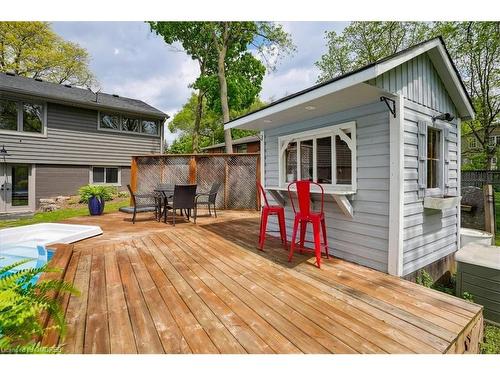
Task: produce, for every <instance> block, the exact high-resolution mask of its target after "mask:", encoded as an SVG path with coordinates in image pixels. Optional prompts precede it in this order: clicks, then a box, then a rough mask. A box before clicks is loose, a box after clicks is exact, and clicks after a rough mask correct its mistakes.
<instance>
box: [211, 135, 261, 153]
mask: <svg viewBox="0 0 500 375" xmlns="http://www.w3.org/2000/svg"><path fill="white" fill-rule="evenodd" d="M253 142H260V138H259V136H258V135H249V136H247V137H242V138H238V139H234V140H233V146H236V145H241V144H244V143H253ZM225 145H226V143H225V142H222V143H216V144H215V145H211V146H207V147H203V148H202V150H211V149H213V148H220V147H224V146H225Z"/></svg>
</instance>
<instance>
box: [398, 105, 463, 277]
mask: <svg viewBox="0 0 500 375" xmlns="http://www.w3.org/2000/svg"><path fill="white" fill-rule="evenodd" d="M452 113H453V112H452ZM419 121H420V122H431V116H430V115H429V114H428V112H427V111H426V110H425V109H423V107H422V109H421V110H420V111H419V110H418V106H416V105H415V104H413V105H412V104H411V102H410V101H408V100H405V120H404V127H405V128H404V131H405V136H404V139H405V145H404V159H405V166H404V196H405V201H404V219H403V230H404V233H403V275H408V274H410V273H412V272H414V271H417V270H419V269H420V268H422V267H424V266H426V265H428V264H430V263H432V262H435V261H437V260H439V259H441V258H443V257H445V256H447V255H449V254H451V253H453V252H455V251H456V250H457V241H458V228H459V221H458V208H452V209H448V210H443V211H439V210H429V209H424V205H423V197H419V194H418V193H419V191H418V186H419V185H418V178H419V173H418V172H419V170H418V155H419V150H418V147H419V144H418V122H419ZM451 125H452V127H451V128H450V129H449V139H448V147H447V155H444V158H445V159H446V158H447V157H448V158H449V160H450V163H449V164H448V172H447V173H445V175H447V179H448V180H447V183H448V194H449V195H457V194H458V173H459V170H458V163H457V160H458V153H457V150H458V144H457V139H458V138H457V125H456V122H453V124H451ZM445 149H446V147H445ZM445 184H446V181H445Z"/></svg>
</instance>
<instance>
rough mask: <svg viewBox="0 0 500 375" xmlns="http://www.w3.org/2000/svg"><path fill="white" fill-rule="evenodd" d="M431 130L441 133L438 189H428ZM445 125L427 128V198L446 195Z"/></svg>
mask: <svg viewBox="0 0 500 375" xmlns="http://www.w3.org/2000/svg"><path fill="white" fill-rule="evenodd" d="M429 129H434V130H437V131H439V164H438V167H439V169H438V176H437V179H438V187H436V188H428V187H427V184H428V182H429V181H428V179H427V169H428V161H427V145H428V144H429V143H428V141H429ZM444 129H445V126H444V125H440V124H434V125H430V124H429V125H428V126H427V136H426V139H425V157H426V161H425V163H426V164H425V186H426V188H425V196H427V197H436V196H440V197H441V196H443V195H444V168H445V155H444V149H445V148H444V142H446V140H445V139H444Z"/></svg>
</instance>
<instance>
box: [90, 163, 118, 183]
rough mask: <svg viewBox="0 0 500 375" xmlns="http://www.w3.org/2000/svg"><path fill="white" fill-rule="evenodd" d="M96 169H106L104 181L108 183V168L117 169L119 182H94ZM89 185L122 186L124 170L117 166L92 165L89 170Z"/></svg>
mask: <svg viewBox="0 0 500 375" xmlns="http://www.w3.org/2000/svg"><path fill="white" fill-rule="evenodd" d="M94 168H104V181H106V168H116V169H118V182H114V183H107V182H94ZM89 184H91V185H105V186H122V169H121V167H117V166H115V165H92V166H90V168H89Z"/></svg>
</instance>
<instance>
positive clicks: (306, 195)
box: [288, 180, 329, 268]
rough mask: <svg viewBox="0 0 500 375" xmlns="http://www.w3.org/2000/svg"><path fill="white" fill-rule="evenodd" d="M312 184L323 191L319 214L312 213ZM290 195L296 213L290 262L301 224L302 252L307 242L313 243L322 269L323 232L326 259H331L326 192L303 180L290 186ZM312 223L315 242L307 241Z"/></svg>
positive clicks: (317, 260) (317, 261) (318, 263)
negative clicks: (308, 225)
mask: <svg viewBox="0 0 500 375" xmlns="http://www.w3.org/2000/svg"><path fill="white" fill-rule="evenodd" d="M311 184H314V185H316V186H318V187H319V189H320V191H321V210H320V211H319V212H314V211H311ZM292 185H295V186H296V190H297V199H298V202H299V211H297V210H296V208H295V204H294V202H293V196H292V191H291V189H290V187H291V186H292ZM288 195H289V196H290V201H291V202H292V209H293V212H294V213H295V220H294V222H293V234H292V243H291V245H290V254H289V256H288V261H289V262H290V261H291V260H292V257H293V253H294V250H295V246H296V245H297V243H296V237H297V231H298V229H299V224H300V243H299V246H300V252H301V253H302V251H303V250H304V243H305V242H313V243H314V253H315V255H316V264H317V265H318V268H321V245H322V244H321V239H320V237H321V233H320V232H321V231H322V232H323V246H324V248H325V253H326V258H327V259H328V258H329V255H328V240H327V236H326V224H325V214H324V213H323V203H324V195H325V194H324V190H323V187H322V186H321V185H320V184H318V183H316V182H312V181H308V180H301V181H295V182H292V183H290V184H289V185H288ZM308 223H312V225H313V234H314V241H306V240H305V238H306V230H307V224H308Z"/></svg>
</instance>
